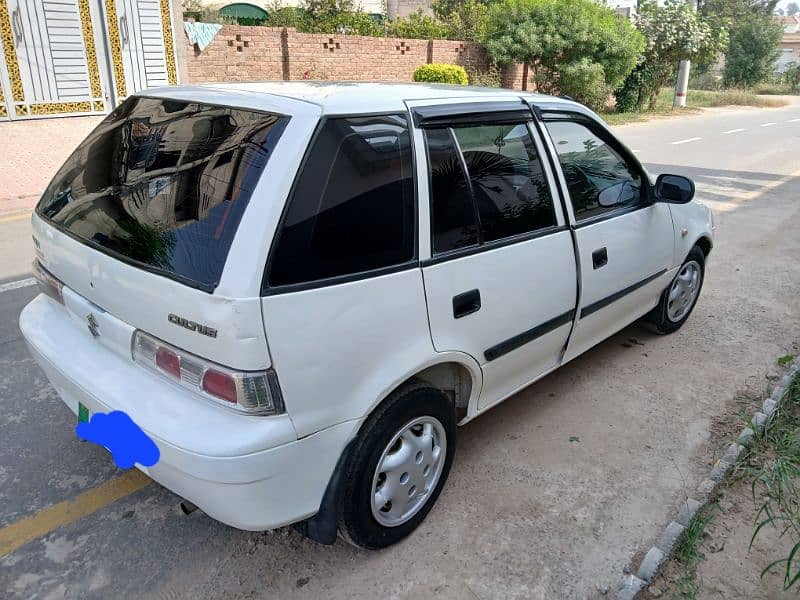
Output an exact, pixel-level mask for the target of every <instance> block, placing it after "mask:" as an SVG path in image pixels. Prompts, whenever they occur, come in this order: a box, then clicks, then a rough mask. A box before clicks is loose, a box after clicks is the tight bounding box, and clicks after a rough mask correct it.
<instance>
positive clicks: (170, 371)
mask: <svg viewBox="0 0 800 600" xmlns="http://www.w3.org/2000/svg"><path fill="white" fill-rule="evenodd" d="M156 366H157V367H158V368H159V369H161V370H162V371H164V373H166V374H167V375H172V376H173V377H174V378H175V379H180V378H181V359H180V357H179V356H178V355H177V354H175V353H174V352H173V351H172V350H168V349H167V348H163V347H162V348H159V349H158V350H156Z"/></svg>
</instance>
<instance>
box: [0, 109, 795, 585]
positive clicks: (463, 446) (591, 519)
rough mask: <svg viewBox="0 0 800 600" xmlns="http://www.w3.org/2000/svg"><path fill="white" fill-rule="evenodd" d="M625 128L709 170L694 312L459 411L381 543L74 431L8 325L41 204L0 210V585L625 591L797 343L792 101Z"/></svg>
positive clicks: (700, 181) (664, 164) (660, 156)
mask: <svg viewBox="0 0 800 600" xmlns="http://www.w3.org/2000/svg"><path fill="white" fill-rule="evenodd" d="M770 123H774V125H770ZM619 133H620V135H621V136H622V137H623V139H624V140H625V141H626V142H627V143H628V145H629V146H630V147H631V148H632V149H634V150H636V151H637V153H638V155H639V156H640V157H641V158H642V160H643V161H644V162H645V163H646V164H647V165H648V167H649V168H650V170H651V171H652V172H653V173H662V172H674V173H683V174H688V175H690V176H692V177H693V178H695V180H696V182H697V187H698V197H699V198H700V199H702V200H703V201H704V202H707V203H708V204H709V205H711V206H712V208H713V209H714V210H715V213H716V217H717V241H716V244H717V246H716V248H715V250H714V252H713V254H712V256H711V261H710V263H709V267H708V276H707V281H706V285H705V288H704V291H703V295H702V297H701V299H700V302H699V304H698V306H697V309H696V310H695V312H694V314H693V316H692V318H691V319H690V321H689V322H688V323H687V325H686V326H685V327H684V328H683V329H682V330H681V331H680V332H678V333H677V334H675V335H672V336H668V337H658V336H654V335H652V334H650V333H648V332H647V331H646V330H644V329H642V328H640V327H639V326H637V325H634V326H631V327H629V328H628V329H626V330H625V331H623V332H621V333H620V334H618V335H616V336H614V337H613V338H611V339H609V340H607V341H606V342H604V343H603V344H601V345H600V346H598V347H597V348H595V349H593V350H591V351H589V352H588V353H586V354H585V355H583V356H581V357H579V358H578V359H576V360H575V361H573V362H572V363H570V364H568V365H566V366H565V367H563V368H562V369H560V370H559V371H557V372H556V373H554V374H552V375H550V376H548V377H547V378H545V379H543V380H542V381H540V382H538V383H537V384H535V385H533V386H531V387H530V388H528V389H526V390H524V391H523V392H521V393H519V394H517V395H516V396H515V397H513V398H511V399H509V400H508V401H507V402H505V403H504V404H502V405H501V406H500V407H498V408H496V409H494V410H492V411H491V412H490V413H488V414H486V415H484V416H482V417H481V418H479V419H477V420H476V421H474V422H472V423H470V424H469V425H467V426H466V427H464V428H462V429H461V430H460V432H459V433H460V437H459V448H458V454H457V456H456V460H455V463H454V466H453V471H452V473H451V476H450V480H449V481H448V484H447V486H446V488H445V491H444V493H443V494H442V496H441V497H440V499H439V502H438V504H437V506H436V508H435V509H434V510H433V511H432V512H431V514H430V516H429V517H428V519H427V520H426V521H425V523H424V524H423V525H422V527H421V528H420V530H419V531H418V532H417V533H416V534H414V535H413V536H412V537H410V538H409V539H408V540H406V541H404V542H403V543H401V544H399V545H397V546H395V547H393V548H390V549H388V550H385V551H382V552H363V551H358V550H355V549H353V548H351V547H349V546H347V545H345V544H344V543H341V542H340V543H337V544H336V545H334V546H330V547H326V546H319V545H316V544H314V543H313V542H310V541H308V540H305V539H303V538H302V537H301V536H299V535H298V534H296V533H294V532H293V531H291V530H289V529H284V530H280V531H277V532H266V533H248V532H242V531H237V530H233V529H230V528H228V527H226V526H223V525H221V524H219V523H216V522H214V521H213V520H211V519H209V518H208V517H206V516H205V515H204V514H202V513H200V512H196V513H194V514H192V515H190V516H183V515H182V514H181V513H180V511H179V510H178V501H179V499H178V498H177V497H176V496H174V495H173V494H171V493H170V492H168V491H167V490H165V489H163V488H161V487H159V486H158V485H156V484H153V483H150V484H149V485H148V484H147V483H146V481H145V482H142V481H140V480H138V479H137V478H136V477H135V476H133V477H132V476H131V474H130V472H129V473H127V474H126V473H123V472H121V471H119V470H118V469H116V468H115V467H114V466H113V463H112V461H111V459H110V456H109V455H108V454H107V453H106V452H105V451H104V450H102V449H101V448H99V447H97V446H94V445H92V444H87V443H81V442H79V441H78V440H77V439H76V437H75V435H74V416H73V415H72V413H71V412H70V411H69V410H68V409H67V408H66V407H65V406H64V405H63V404H62V403H61V402H60V400H58V398H57V397H56V395H55V394H54V392H53V390H52V389H51V388H50V387H49V385H48V384H47V382H46V380H45V378H44V376H43V374H42V373H41V372H40V371H39V369H38V368H37V367H36V365H35V364H34V363H33V361H32V360H31V359H30V357H29V356H28V354H27V352H26V349H25V346H24V343H23V341H22V339H21V337H20V333H19V330H18V327H17V324H16V322H17V316H18V314H19V312H20V310H21V308H22V307H23V306H24V305H25V303H26V302H28V301H29V300H31V299H32V298H33V297H34V295H35V294H36V290H35V288H34V287H30V286H27V287H26V286H23V287H15V286H16V285H19V284H13V282H19V281H22V282H23V283H25V282H24V280H25V279H26V278H28V277H30V275H29V265H30V261H31V259H32V250H31V244H30V228H29V225H28V222H27V220H26V219H18V218H17V219H14V220H10V221H9V220H8V219H7V218H3V217H0V257H2V258H0V368H1V369H2V371H0V407H2V411H0V432H2V435H1V436H0V555H2V554H6V555H5V556H2V557H1V558H0V590H6V591H7V593H8V596H11V597H21V598H32V597H34V598H55V597H58V598H109V597H114V596H116V597H158V598H161V597H164V598H188V597H212V598H222V597H225V598H231V597H245V598H253V597H281V598H283V597H297V598H305V597H309V598H322V597H332V598H340V597H342V598H343V597H348V598H367V597H374V596H381V597H386V596H388V597H399V598H405V597H411V596H414V597H433V596H436V597H443V598H468V597H475V598H495V597H517V598H575V597H594V596H598V595H599V594H600V592H599V591H598V590H601V589H603V588H605V587H611V588H612V590H613V588H614V586H615V585H616V584H617V582H618V580H619V576H620V574H621V572H622V567H623V565H624V564H625V563H626V562H628V561H629V560H630V559H631V556H632V555H633V554H634V552H636V551H637V550H639V549H640V548H643V547H645V546H646V545H647V544H649V543H651V542H652V541H653V538H654V536H655V535H657V533H658V531H659V530H660V528H661V527H662V526H663V524H664V523H666V522H667V521H668V520H669V519H670V518H671V517H672V516H673V515H672V514H671V511H672V510H673V509H674V507H675V506H676V505H677V503H678V501H679V500H680V498H681V497H684V496H685V495H686V494H687V493H689V492H690V491H691V490H692V489H693V488H694V485H695V484H696V483H697V482H698V481H699V480H700V479H701V478H702V477H703V476H704V474H705V473H707V471H708V468H709V464H710V462H711V461H712V460H713V453H714V449H713V448H710V447H709V445H708V438H709V430H710V428H711V426H712V423H713V420H714V418H715V417H716V416H717V415H719V414H720V413H721V412H722V411H723V409H724V408H725V407H726V406H728V405H729V404H730V402H731V401H732V399H733V396H734V394H735V393H736V392H737V391H738V390H741V389H743V388H745V387H753V386H757V385H761V384H762V383H763V382H764V377H765V375H768V374H769V373H772V372H774V371H775V369H776V367H775V360H776V358H777V357H778V356H781V355H783V354H787V353H798V350H800V345H798V344H799V343H800V328H799V327H798V323H799V322H800V302H798V295H797V294H798V290H800V268H799V267H798V262H797V261H798V259H797V257H798V256H800V234H798V231H800V200H798V198H800V178H798V176H800V151H798V148H800V106H798V105H794V106H792V107H788V108H785V109H774V110H746V109H745V110H742V109H740V110H725V111H715V112H713V113H710V114H706V115H703V116H697V117H691V118H686V119H672V120H663V121H655V122H651V123H646V124H638V125H632V126H627V127H624V128H621V129H620V130H619ZM9 282H11V283H12V284H13V285H9ZM64 351H65V352H69V349H68V348H65V350H64ZM131 490H132V491H131ZM117 497H119V499H116V501H113V502H112V500H114V499H115V498H117ZM4 547H5V548H7V549H8V548H11V551H10V552H8V553H6V552H7V551H6V552H4V551H3V548H4ZM0 595H2V593H0Z"/></svg>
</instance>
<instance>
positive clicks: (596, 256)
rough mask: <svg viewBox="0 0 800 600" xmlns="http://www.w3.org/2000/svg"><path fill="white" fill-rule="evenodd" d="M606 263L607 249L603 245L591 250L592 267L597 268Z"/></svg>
mask: <svg viewBox="0 0 800 600" xmlns="http://www.w3.org/2000/svg"><path fill="white" fill-rule="evenodd" d="M606 264H608V250H606V248H605V246H603V247H602V248H599V249H597V250H595V251H594V252H592V267H594V268H595V269H599V268H600V267H604V266H606Z"/></svg>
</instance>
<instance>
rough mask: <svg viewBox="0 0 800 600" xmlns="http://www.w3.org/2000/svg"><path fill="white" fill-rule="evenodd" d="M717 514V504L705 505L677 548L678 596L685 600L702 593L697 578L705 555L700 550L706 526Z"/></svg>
mask: <svg viewBox="0 0 800 600" xmlns="http://www.w3.org/2000/svg"><path fill="white" fill-rule="evenodd" d="M716 514H717V505H716V504H709V505H708V506H705V507H703V508H702V509H701V510H700V511H699V512H698V513H697V514H696V515H695V516H694V517H693V518H692V520H691V521H690V522H689V526H688V527H687V528H686V529H685V530H684V532H683V535H682V536H681V540H680V542H679V543H678V546H677V548H676V549H675V559H676V560H677V561H678V563H679V565H678V570H679V573H680V574H679V576H678V578H677V580H676V581H675V586H676V588H677V590H676V591H677V593H678V597H680V598H684V599H685V600H694V599H695V598H696V597H697V594H698V593H700V589H701V587H702V583H701V582H700V581H698V579H697V563H698V562H699V561H701V560H702V559H703V558H704V556H703V554H702V552H701V551H700V547H701V546H702V544H703V539H704V538H705V536H706V533H705V532H706V528H707V527H708V526H709V525H710V524H711V522H712V521H713V520H714V517H715V516H716Z"/></svg>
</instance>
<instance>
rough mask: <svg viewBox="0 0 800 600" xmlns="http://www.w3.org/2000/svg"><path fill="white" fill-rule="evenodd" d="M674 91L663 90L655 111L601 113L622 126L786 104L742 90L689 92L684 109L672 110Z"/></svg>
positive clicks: (610, 123)
mask: <svg viewBox="0 0 800 600" xmlns="http://www.w3.org/2000/svg"><path fill="white" fill-rule="evenodd" d="M673 94H674V90H673V89H672V88H664V89H662V90H661V93H660V94H659V95H658V102H657V103H656V108H655V110H652V111H645V112H640V113H616V112H613V111H609V112H604V113H602V116H603V118H604V119H605V120H606V122H608V124H609V125H624V124H626V123H636V122H638V121H646V120H648V119H650V118H652V117H673V116H680V115H685V114H691V113H696V112H699V111H700V109H702V108H708V107H712V106H758V107H762V108H775V107H779V106H786V105H787V104H788V102H786V101H785V100H781V99H778V98H764V97H761V96H757V95H756V94H754V93H753V92H748V91H743V90H725V91H721V92H709V91H703V90H689V95H688V96H687V98H686V108H681V109H673V108H672V98H673Z"/></svg>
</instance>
